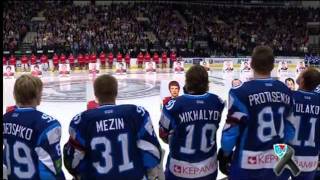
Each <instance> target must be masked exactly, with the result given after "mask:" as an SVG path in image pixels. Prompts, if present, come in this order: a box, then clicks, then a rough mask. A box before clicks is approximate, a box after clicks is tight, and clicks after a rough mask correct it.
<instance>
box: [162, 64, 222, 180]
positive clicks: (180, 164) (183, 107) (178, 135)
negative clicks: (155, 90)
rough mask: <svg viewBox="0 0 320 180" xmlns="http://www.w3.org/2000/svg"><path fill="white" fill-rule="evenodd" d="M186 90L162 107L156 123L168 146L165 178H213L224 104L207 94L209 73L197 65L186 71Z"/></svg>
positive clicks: (213, 95)
mask: <svg viewBox="0 0 320 180" xmlns="http://www.w3.org/2000/svg"><path fill="white" fill-rule="evenodd" d="M185 90H186V93H187V94H184V95H182V96H179V97H177V98H175V99H173V100H171V101H169V102H168V104H167V105H166V106H165V107H164V108H163V110H162V115H161V119H160V123H159V133H160V137H161V139H162V140H163V141H164V142H165V143H168V144H169V149H170V152H169V156H168V160H167V165H166V171H165V176H166V179H169V180H171V179H178V180H179V179H201V180H205V179H208V180H209V179H210V180H212V179H216V177H217V167H218V165H217V156H216V151H217V146H216V131H217V129H218V127H219V123H220V119H221V114H222V111H223V108H224V105H225V104H224V102H223V101H222V100H221V99H220V98H219V97H218V96H217V95H215V94H211V93H208V90H209V79H208V72H207V71H206V69H205V68H204V67H202V66H200V65H195V66H192V67H191V68H190V69H189V70H188V71H187V73H186V85H185Z"/></svg>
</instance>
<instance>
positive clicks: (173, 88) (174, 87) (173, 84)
mask: <svg viewBox="0 0 320 180" xmlns="http://www.w3.org/2000/svg"><path fill="white" fill-rule="evenodd" d="M168 88H169V91H170V94H171V96H169V97H165V98H164V99H163V100H162V104H163V105H166V104H167V103H168V102H169V101H170V100H171V99H174V98H176V97H178V96H179V91H180V85H179V83H178V82H177V81H170V83H169V85H168Z"/></svg>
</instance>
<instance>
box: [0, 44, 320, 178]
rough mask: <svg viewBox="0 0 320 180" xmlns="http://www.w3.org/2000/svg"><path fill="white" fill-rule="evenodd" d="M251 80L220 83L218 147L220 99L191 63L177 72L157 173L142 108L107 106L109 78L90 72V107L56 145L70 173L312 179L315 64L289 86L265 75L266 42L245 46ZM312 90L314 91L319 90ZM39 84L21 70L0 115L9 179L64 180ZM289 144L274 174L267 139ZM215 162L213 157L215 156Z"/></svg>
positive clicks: (316, 132)
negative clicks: (289, 165)
mask: <svg viewBox="0 0 320 180" xmlns="http://www.w3.org/2000/svg"><path fill="white" fill-rule="evenodd" d="M251 68H252V69H253V72H254V79H253V80H250V81H247V82H244V83H242V84H240V85H239V86H237V87H233V88H232V89H231V90H230V91H229V102H228V113H227V118H226V122H225V124H224V126H223V132H222V137H221V148H220V149H219V151H217V142H216V131H217V129H218V128H221V127H220V126H219V124H220V120H221V114H222V112H223V110H224V109H225V106H226V104H225V102H224V101H223V100H222V99H221V98H220V97H219V96H218V95H215V94H212V93H209V92H208V90H209V79H208V72H207V71H206V69H205V68H204V67H203V66H199V65H194V66H192V67H191V68H190V69H189V70H188V71H187V72H186V74H185V86H184V87H183V91H184V95H181V96H178V97H176V98H173V99H171V100H170V101H168V102H167V103H166V104H165V106H164V108H163V109H162V114H161V117H160V121H159V136H160V138H161V139H162V140H163V141H164V142H165V143H167V144H168V145H169V150H170V151H169V155H168V157H167V164H166V168H165V171H164V172H163V170H162V164H161V163H162V159H163V152H162V150H161V147H160V144H159V141H158V138H157V136H156V134H155V132H154V129H153V125H152V121H151V119H150V116H149V113H148V111H147V110H145V109H144V108H143V107H139V106H136V105H130V104H125V105H116V104H115V100H116V97H117V93H118V83H117V80H116V79H115V78H114V77H113V76H111V75H101V76H98V77H97V78H96V79H95V81H94V85H93V86H94V94H95V97H96V99H97V101H98V104H99V105H98V106H97V107H94V108H93V109H90V110H87V111H84V112H81V113H79V114H78V115H76V116H75V117H74V118H73V119H72V121H71V122H70V126H69V134H70V138H69V140H68V142H67V143H66V144H65V145H64V146H63V162H64V165H65V167H66V168H67V170H68V171H69V172H70V173H71V174H72V175H73V176H74V177H75V179H132V180H133V179H139V180H140V179H152V180H153V179H169V180H171V179H201V180H204V179H205V180H206V179H208V180H209V179H210V180H212V179H216V177H217V169H218V168H219V169H220V171H221V172H222V173H224V174H226V175H227V176H228V178H229V179H236V180H239V179H240V180H248V179H288V178H289V177H290V176H291V178H292V179H304V180H314V179H317V178H318V179H319V172H318V174H316V173H317V168H318V166H319V164H318V161H319V144H320V125H319V124H320V119H319V117H320V115H319V111H320V96H319V94H317V93H315V92H314V90H315V89H316V87H317V86H319V84H320V72H319V71H318V70H317V69H313V68H308V69H306V70H305V71H303V72H302V73H301V74H300V76H299V78H298V84H299V90H298V91H291V90H290V89H289V88H288V87H287V86H286V85H285V84H284V83H282V82H281V81H278V80H275V79H272V78H271V71H272V69H273V68H274V56H273V52H272V49H271V48H270V47H267V46H258V47H256V48H255V49H254V50H253V53H252V61H251ZM318 90H319V89H318ZM41 93H42V82H41V80H40V79H39V78H37V77H33V76H31V75H22V76H20V77H19V78H18V79H17V80H16V82H15V85H14V97H15V101H16V106H14V107H11V108H9V109H8V112H7V113H6V114H5V115H4V119H3V127H4V129H3V136H4V146H5V149H4V156H3V157H4V162H3V164H4V167H6V174H7V175H8V179H64V173H63V172H62V169H61V166H62V158H61V152H60V138H61V126H60V123H59V121H58V120H56V119H54V118H53V117H51V116H49V115H46V114H44V113H42V112H40V111H38V110H36V107H37V106H38V105H39V104H40V100H41ZM279 143H287V144H289V145H290V146H292V148H294V150H295V156H294V157H292V158H293V159H292V160H293V162H295V163H296V164H297V166H298V167H299V171H300V173H299V174H298V176H296V177H295V176H292V175H291V173H290V170H288V169H282V171H280V173H275V171H274V170H273V168H274V167H275V166H276V164H277V163H279V162H280V161H281V160H280V159H279V158H278V157H277V156H276V154H275V153H274V151H273V145H274V144H279ZM218 162H219V163H218Z"/></svg>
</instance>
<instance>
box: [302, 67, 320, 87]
mask: <svg viewBox="0 0 320 180" xmlns="http://www.w3.org/2000/svg"><path fill="white" fill-rule="evenodd" d="M301 79H303V82H304V83H303V87H302V88H303V89H304V90H307V91H312V90H314V89H315V88H316V87H317V86H318V85H319V84H320V72H319V71H318V70H317V69H315V68H311V67H309V68H308V69H306V70H305V71H303V72H302V74H301Z"/></svg>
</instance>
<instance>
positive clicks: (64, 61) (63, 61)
mask: <svg viewBox="0 0 320 180" xmlns="http://www.w3.org/2000/svg"><path fill="white" fill-rule="evenodd" d="M66 61H67V57H66V56H65V55H64V54H63V53H62V54H61V56H60V64H65V63H66Z"/></svg>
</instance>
